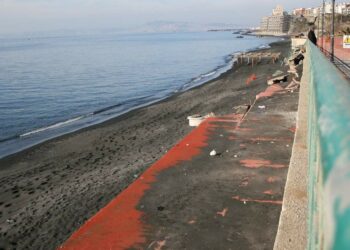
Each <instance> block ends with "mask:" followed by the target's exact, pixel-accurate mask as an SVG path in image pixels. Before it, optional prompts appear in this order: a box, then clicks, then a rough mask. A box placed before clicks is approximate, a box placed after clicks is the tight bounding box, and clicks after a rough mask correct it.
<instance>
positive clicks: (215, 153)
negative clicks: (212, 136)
mask: <svg viewBox="0 0 350 250" xmlns="http://www.w3.org/2000/svg"><path fill="white" fill-rule="evenodd" d="M217 154H218V153H217V152H216V151H215V150H212V151H211V152H210V156H216V155H217Z"/></svg>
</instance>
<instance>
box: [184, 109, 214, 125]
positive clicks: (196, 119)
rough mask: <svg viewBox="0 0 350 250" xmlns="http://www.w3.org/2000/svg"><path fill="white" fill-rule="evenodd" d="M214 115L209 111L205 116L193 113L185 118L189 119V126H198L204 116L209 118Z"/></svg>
mask: <svg viewBox="0 0 350 250" xmlns="http://www.w3.org/2000/svg"><path fill="white" fill-rule="evenodd" d="M214 116H215V114H214V113H213V112H211V113H209V114H207V115H205V116H201V115H199V114H194V115H191V116H188V117H187V119H188V120H189V125H190V127H198V126H199V125H200V124H201V123H202V122H203V121H204V120H205V119H206V118H210V117H214Z"/></svg>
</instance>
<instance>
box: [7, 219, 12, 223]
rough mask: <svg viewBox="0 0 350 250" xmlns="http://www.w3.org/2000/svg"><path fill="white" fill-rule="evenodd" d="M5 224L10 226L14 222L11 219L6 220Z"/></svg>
mask: <svg viewBox="0 0 350 250" xmlns="http://www.w3.org/2000/svg"><path fill="white" fill-rule="evenodd" d="M6 222H7V223H8V224H12V223H13V222H14V220H13V219H7V220H6Z"/></svg>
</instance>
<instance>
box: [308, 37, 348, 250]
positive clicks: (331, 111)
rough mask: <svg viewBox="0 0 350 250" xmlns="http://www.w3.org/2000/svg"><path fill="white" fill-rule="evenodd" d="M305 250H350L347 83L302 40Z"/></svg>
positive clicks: (312, 47) (338, 72)
mask: <svg viewBox="0 0 350 250" xmlns="http://www.w3.org/2000/svg"><path fill="white" fill-rule="evenodd" d="M307 53H308V55H307V57H306V58H307V60H308V62H307V65H309V67H310V69H309V70H310V72H311V73H310V79H309V84H310V86H309V90H310V93H309V97H310V99H309V100H310V103H309V128H308V130H309V232H308V233H309V242H308V249H335V250H338V249H339V250H340V249H341V250H344V249H350V83H349V82H348V81H347V80H346V79H345V77H344V76H343V75H342V74H341V73H340V71H338V69H337V68H335V66H334V65H333V64H331V63H330V62H329V60H328V59H327V58H326V57H325V56H324V55H323V54H322V53H321V52H320V50H319V49H318V48H317V47H316V46H314V45H313V44H311V43H310V42H308V44H307Z"/></svg>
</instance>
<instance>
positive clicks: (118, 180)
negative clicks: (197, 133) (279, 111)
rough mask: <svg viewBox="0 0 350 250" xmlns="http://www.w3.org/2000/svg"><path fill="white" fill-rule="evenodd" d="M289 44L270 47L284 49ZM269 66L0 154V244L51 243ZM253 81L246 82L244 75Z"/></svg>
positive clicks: (234, 100)
mask: <svg viewBox="0 0 350 250" xmlns="http://www.w3.org/2000/svg"><path fill="white" fill-rule="evenodd" d="M289 46H290V44H289V42H279V43H275V44H273V45H272V48H271V49H268V50H270V51H273V52H274V51H280V52H282V54H283V56H287V54H288V52H289V48H290V47H289ZM280 65H281V64H280V61H279V62H277V63H276V64H271V63H267V62H265V63H261V64H260V65H258V66H254V68H252V67H251V66H246V65H244V66H235V67H234V68H233V69H232V70H230V71H228V72H227V73H225V74H223V75H221V76H220V77H219V78H218V79H215V80H213V81H211V82H209V83H207V84H205V85H203V86H201V87H197V88H195V89H192V90H189V91H187V92H185V93H182V94H179V95H177V96H173V97H171V98H169V99H167V100H165V101H162V102H160V103H157V104H154V105H151V106H148V107H145V108H141V109H138V110H135V111H132V112H130V113H128V114H125V115H123V116H121V117H119V118H116V119H113V120H110V121H108V122H105V123H103V124H100V125H97V126H94V127H90V128H86V129H83V130H81V131H79V132H76V133H73V134H69V135H66V136H62V137H59V138H56V139H54V140H51V141H48V142H45V143H43V144H40V145H38V146H35V147H33V148H31V149H29V150H26V151H24V152H21V153H18V154H16V155H13V156H11V157H8V158H4V159H2V160H0V188H1V190H2V192H1V194H0V248H1V247H2V248H5V249H7V248H9V249H11V248H16V249H55V248H57V247H58V246H59V245H60V244H62V243H63V242H64V241H65V240H66V239H67V238H68V237H69V236H70V235H71V234H72V233H73V232H74V231H75V230H76V229H77V228H79V227H80V226H81V225H82V224H83V223H84V222H85V221H86V220H87V219H88V218H90V217H91V216H92V215H94V214H95V213H96V212H97V211H98V210H99V209H101V208H102V207H104V206H105V205H106V204H107V203H108V202H109V201H110V200H112V199H113V198H114V197H115V196H116V195H117V194H118V193H120V192H121V191H122V190H124V189H125V188H126V187H127V186H128V185H129V184H130V183H132V182H133V180H134V179H135V178H137V176H139V175H140V173H142V172H143V171H144V170H145V169H147V168H148V167H149V166H150V165H151V164H152V163H154V162H155V161H156V160H157V159H159V158H160V157H161V156H162V155H163V154H164V153H165V152H167V150H169V149H170V148H171V147H172V146H173V145H174V144H175V143H176V142H178V141H179V140H180V139H181V138H182V137H183V136H184V135H186V134H187V133H188V132H189V131H191V128H190V127H189V126H188V121H187V119H186V118H187V116H189V115H192V114H196V113H200V114H207V113H210V112H214V113H215V114H216V115H225V114H229V113H232V108H233V107H235V106H237V105H243V104H249V103H250V102H252V101H254V99H255V96H256V94H258V93H259V92H261V91H263V90H264V89H265V88H266V79H267V78H268V77H269V76H271V75H272V74H273V73H274V72H275V71H276V70H277V69H280ZM253 73H254V74H255V75H256V76H257V78H258V79H257V80H256V81H253V82H251V84H250V85H249V86H247V85H246V80H247V78H248V77H249V76H250V75H251V74H253Z"/></svg>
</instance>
